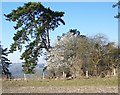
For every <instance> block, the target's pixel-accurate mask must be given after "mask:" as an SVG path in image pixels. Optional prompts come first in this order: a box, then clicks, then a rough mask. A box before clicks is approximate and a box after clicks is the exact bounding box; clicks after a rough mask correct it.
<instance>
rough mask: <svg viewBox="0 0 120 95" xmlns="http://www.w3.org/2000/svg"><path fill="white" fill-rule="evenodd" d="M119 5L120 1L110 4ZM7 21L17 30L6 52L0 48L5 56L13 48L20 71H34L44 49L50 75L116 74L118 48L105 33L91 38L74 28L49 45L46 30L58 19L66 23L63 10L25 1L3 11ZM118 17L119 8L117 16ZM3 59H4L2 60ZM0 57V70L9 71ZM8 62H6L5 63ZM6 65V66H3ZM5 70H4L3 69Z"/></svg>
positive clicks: (58, 21) (53, 26) (54, 24)
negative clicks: (52, 44) (107, 40)
mask: <svg viewBox="0 0 120 95" xmlns="http://www.w3.org/2000/svg"><path fill="white" fill-rule="evenodd" d="M119 5H120V1H119V2H118V3H117V4H115V5H113V7H116V6H118V7H119ZM4 16H5V17H6V20H7V21H10V22H15V26H13V27H14V29H15V30H16V31H17V32H16V33H15V34H14V36H13V43H12V44H11V46H10V49H9V51H8V52H7V54H5V53H4V52H6V51H7V49H3V48H2V47H0V48H1V49H0V50H1V55H2V56H3V55H5V56H7V55H8V54H9V53H13V52H14V51H16V50H19V51H20V52H21V51H22V50H23V48H25V51H24V52H23V53H22V55H21V59H22V60H24V62H23V65H22V67H23V71H24V73H25V74H32V73H34V68H35V66H36V65H37V62H38V58H39V57H40V56H41V55H43V49H45V50H46V51H47V52H48V53H47V56H46V59H47V64H48V65H47V66H46V67H45V68H44V69H43V71H44V70H49V71H50V72H51V74H52V76H56V74H57V73H59V74H57V75H59V76H61V74H62V75H63V76H70V75H73V77H78V76H79V75H83V76H86V77H88V76H103V77H104V76H106V75H112V74H114V75H115V74H116V72H117V68H118V67H119V64H118V61H119V59H118V58H117V56H118V55H119V54H118V52H117V51H119V48H117V47H116V46H115V45H114V43H113V42H109V43H106V42H105V41H106V40H105V39H104V37H103V36H102V37H101V35H97V36H95V37H94V38H89V37H86V36H85V35H80V32H79V31H78V30H77V29H71V30H70V31H69V32H67V33H65V34H63V35H62V36H58V37H57V38H58V39H57V42H56V43H55V45H54V46H53V47H51V46H50V38H49V31H50V30H52V31H54V30H55V29H56V28H57V27H58V26H59V25H60V23H62V24H63V25H65V22H64V21H63V19H62V17H63V16H64V12H62V11H53V10H51V9H50V8H46V7H44V6H43V5H42V4H41V3H40V2H28V3H25V4H24V5H23V6H19V7H17V8H16V9H14V10H12V11H11V12H10V13H9V14H4ZM116 17H117V18H118V19H119V17H120V16H119V12H118V15H117V16H116ZM4 59H5V60H6V61H5V60H4ZM7 61H8V59H7V58H5V57H1V67H2V73H3V74H4V75H7V74H9V75H11V74H10V72H9V69H8V67H9V62H7ZM4 64H7V65H4ZM4 66H5V68H4ZM5 69H6V71H7V72H8V73H5V72H6V71H5Z"/></svg>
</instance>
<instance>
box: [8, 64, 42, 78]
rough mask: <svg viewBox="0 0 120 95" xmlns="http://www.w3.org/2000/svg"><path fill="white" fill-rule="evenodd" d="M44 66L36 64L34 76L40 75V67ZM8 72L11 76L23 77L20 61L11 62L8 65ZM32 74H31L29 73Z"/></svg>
mask: <svg viewBox="0 0 120 95" xmlns="http://www.w3.org/2000/svg"><path fill="white" fill-rule="evenodd" d="M43 67H44V64H38V65H37V66H36V73H35V74H34V76H38V77H39V76H41V75H42V69H43ZM9 70H10V72H11V73H12V76H14V77H15V78H23V76H24V73H23V71H22V63H13V64H11V65H10V67H9ZM30 76H32V75H30Z"/></svg>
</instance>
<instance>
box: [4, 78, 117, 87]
mask: <svg viewBox="0 0 120 95" xmlns="http://www.w3.org/2000/svg"><path fill="white" fill-rule="evenodd" d="M2 84H3V87H26V86H34V87H38V86H117V85H118V78H117V77H111V78H89V79H84V78H80V79H73V80H60V79H59V80H52V79H51V80H50V79H44V80H43V79H40V80H37V79H28V80H11V81H8V80H3V82H2Z"/></svg>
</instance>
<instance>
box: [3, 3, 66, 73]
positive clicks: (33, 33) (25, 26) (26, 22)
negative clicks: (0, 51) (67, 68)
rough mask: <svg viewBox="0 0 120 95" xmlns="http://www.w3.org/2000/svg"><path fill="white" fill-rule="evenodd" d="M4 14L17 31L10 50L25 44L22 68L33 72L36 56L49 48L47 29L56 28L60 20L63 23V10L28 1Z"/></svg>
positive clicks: (20, 48)
mask: <svg viewBox="0 0 120 95" xmlns="http://www.w3.org/2000/svg"><path fill="white" fill-rule="evenodd" d="M4 16H5V17H6V20H8V21H12V22H15V23H16V25H15V26H14V29H15V30H16V31H17V32H16V33H15V34H14V37H13V40H14V42H13V43H12V45H11V47H10V52H11V53H13V51H16V50H20V51H21V50H22V49H23V47H24V46H25V48H26V49H25V51H24V52H23V53H22V55H21V59H23V60H24V64H23V68H24V69H23V70H24V72H25V73H34V70H33V69H34V68H35V66H36V65H37V61H38V57H39V56H40V55H42V49H43V48H45V49H46V50H47V51H48V50H49V48H50V39H49V30H54V29H55V28H57V27H58V26H59V25H60V22H61V23H62V24H64V25H65V22H64V21H63V20H62V17H63V16H64V12H59V11H53V10H51V9H50V8H45V7H44V6H43V5H42V4H41V3H39V2H28V3H25V4H24V5H23V6H22V7H21V6H20V7H18V8H17V9H15V10H12V12H11V13H9V14H4Z"/></svg>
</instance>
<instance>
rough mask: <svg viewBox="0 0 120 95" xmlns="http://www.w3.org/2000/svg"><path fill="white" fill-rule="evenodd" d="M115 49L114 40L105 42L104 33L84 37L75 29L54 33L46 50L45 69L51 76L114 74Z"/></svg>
mask: <svg viewBox="0 0 120 95" xmlns="http://www.w3.org/2000/svg"><path fill="white" fill-rule="evenodd" d="M118 50H119V51H120V49H119V48H118V47H117V46H115V44H114V42H107V39H106V38H105V36H104V35H101V34H98V35H95V36H94V37H86V36H85V35H80V32H79V31H78V30H77V29H71V30H70V31H69V32H67V33H65V34H63V35H62V36H58V37H57V41H56V42H55V44H54V46H53V47H52V48H51V49H50V51H49V52H47V56H46V60H47V65H46V68H45V70H46V71H48V73H49V75H50V76H52V77H63V76H65V77H69V76H72V77H74V78H76V77H81V76H86V77H88V76H100V77H105V76H110V75H114V76H116V75H117V72H118V67H119V58H118Z"/></svg>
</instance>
